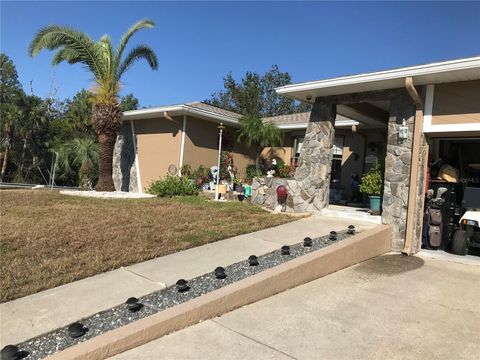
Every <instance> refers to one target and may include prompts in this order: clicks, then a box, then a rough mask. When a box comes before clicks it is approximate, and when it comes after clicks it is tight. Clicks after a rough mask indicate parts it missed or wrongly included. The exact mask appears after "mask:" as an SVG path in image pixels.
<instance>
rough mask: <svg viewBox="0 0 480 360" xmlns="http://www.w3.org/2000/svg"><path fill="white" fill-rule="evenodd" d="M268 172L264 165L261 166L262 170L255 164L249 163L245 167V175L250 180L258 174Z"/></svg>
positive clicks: (261, 174)
mask: <svg viewBox="0 0 480 360" xmlns="http://www.w3.org/2000/svg"><path fill="white" fill-rule="evenodd" d="M266 174H267V173H266V171H265V169H264V168H263V167H260V170H257V168H256V166H255V164H250V165H247V167H246V169H245V175H246V176H247V179H250V180H251V179H253V178H254V177H256V176H263V175H266Z"/></svg>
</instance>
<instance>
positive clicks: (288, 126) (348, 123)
mask: <svg viewBox="0 0 480 360" xmlns="http://www.w3.org/2000/svg"><path fill="white" fill-rule="evenodd" d="M359 124H360V123H359V122H358V121H355V120H335V127H351V126H357V125H359ZM307 125H308V123H307V122H306V123H297V124H279V125H277V127H278V128H279V129H281V130H297V129H306V128H307Z"/></svg>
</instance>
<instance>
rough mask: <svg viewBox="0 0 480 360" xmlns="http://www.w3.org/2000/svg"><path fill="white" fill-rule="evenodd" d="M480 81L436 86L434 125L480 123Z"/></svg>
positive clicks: (433, 111) (433, 113)
mask: <svg viewBox="0 0 480 360" xmlns="http://www.w3.org/2000/svg"><path fill="white" fill-rule="evenodd" d="M479 94H480V80H472V81H460V82H453V83H446V84H436V85H435V91H434V97H433V110H432V125H448V124H465V123H480V95H479Z"/></svg>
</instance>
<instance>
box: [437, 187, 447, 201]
mask: <svg viewBox="0 0 480 360" xmlns="http://www.w3.org/2000/svg"><path fill="white" fill-rule="evenodd" d="M446 192H447V188H445V187H443V186H442V187H439V188H438V189H437V199H441V198H442V196H443V194H445V193H446Z"/></svg>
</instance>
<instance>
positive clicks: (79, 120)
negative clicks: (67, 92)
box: [62, 89, 95, 136]
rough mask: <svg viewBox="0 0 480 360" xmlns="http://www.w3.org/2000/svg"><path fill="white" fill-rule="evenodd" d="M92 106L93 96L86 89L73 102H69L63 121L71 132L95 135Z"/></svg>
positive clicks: (78, 93)
mask: <svg viewBox="0 0 480 360" xmlns="http://www.w3.org/2000/svg"><path fill="white" fill-rule="evenodd" d="M92 104H93V94H92V93H91V92H90V91H88V90H85V89H82V90H80V91H79V92H77V93H76V94H75V95H74V96H73V98H72V100H69V101H67V104H66V111H65V114H64V117H63V119H62V120H63V121H64V122H65V125H66V127H67V128H68V130H69V131H70V132H73V133H81V134H88V135H92V136H94V135H95V130H94V129H93V124H92ZM75 136H76V134H75Z"/></svg>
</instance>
